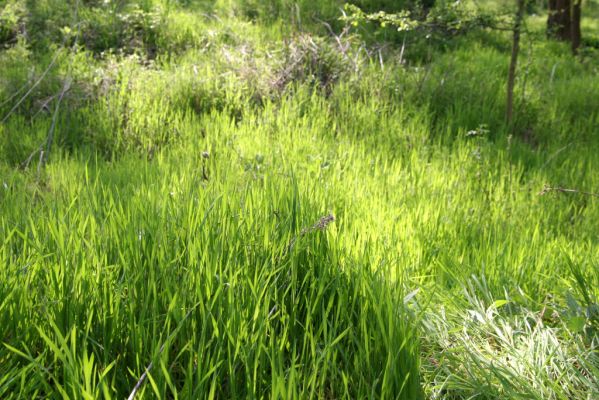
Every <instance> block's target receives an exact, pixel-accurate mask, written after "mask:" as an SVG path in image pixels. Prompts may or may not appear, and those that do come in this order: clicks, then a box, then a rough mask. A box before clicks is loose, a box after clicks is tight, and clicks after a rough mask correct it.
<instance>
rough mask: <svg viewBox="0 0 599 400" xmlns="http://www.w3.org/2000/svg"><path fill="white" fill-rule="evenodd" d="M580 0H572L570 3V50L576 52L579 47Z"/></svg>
mask: <svg viewBox="0 0 599 400" xmlns="http://www.w3.org/2000/svg"><path fill="white" fill-rule="evenodd" d="M581 3H582V0H573V4H572V23H571V24H570V38H571V40H572V52H573V53H574V54H576V52H577V51H578V48H579V47H580V41H581V37H582V35H581V32H580V14H581V12H580V7H581Z"/></svg>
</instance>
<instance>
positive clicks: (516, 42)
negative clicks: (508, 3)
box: [505, 0, 559, 125]
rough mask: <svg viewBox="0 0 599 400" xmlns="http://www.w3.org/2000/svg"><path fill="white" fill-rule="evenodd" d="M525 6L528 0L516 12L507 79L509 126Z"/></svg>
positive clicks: (511, 117)
mask: <svg viewBox="0 0 599 400" xmlns="http://www.w3.org/2000/svg"><path fill="white" fill-rule="evenodd" d="M558 1H559V0H558ZM525 4H526V0H518V11H517V12H516V20H515V21H514V38H513V41H512V58H511V60H510V69H509V72H508V78H507V104H506V111H505V120H506V122H507V124H508V125H511V123H512V119H513V114H514V85H515V83H516V67H517V66H518V52H519V51H520V30H521V28H522V19H523V18H524V6H525Z"/></svg>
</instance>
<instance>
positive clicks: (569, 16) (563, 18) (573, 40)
mask: <svg viewBox="0 0 599 400" xmlns="http://www.w3.org/2000/svg"><path fill="white" fill-rule="evenodd" d="M581 1H582V0H549V1H548V5H549V13H548V15H547V36H548V37H550V38H554V39H557V40H561V41H564V42H569V43H570V44H571V46H572V51H573V52H574V53H576V51H577V50H578V47H580V42H581V32H580V15H581Z"/></svg>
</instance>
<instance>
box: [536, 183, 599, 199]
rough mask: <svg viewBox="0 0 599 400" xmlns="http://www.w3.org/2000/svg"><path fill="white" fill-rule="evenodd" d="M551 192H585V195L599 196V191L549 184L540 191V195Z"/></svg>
mask: <svg viewBox="0 0 599 400" xmlns="http://www.w3.org/2000/svg"><path fill="white" fill-rule="evenodd" d="M551 192H560V193H574V194H583V195H585V196H592V197H599V193H592V192H584V191H582V190H578V189H567V188H563V187H559V186H557V187H553V186H549V185H545V186H543V190H541V191H540V192H539V196H543V195H545V194H547V193H551Z"/></svg>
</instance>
